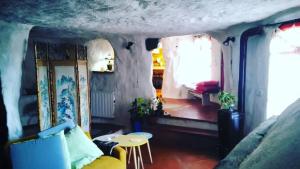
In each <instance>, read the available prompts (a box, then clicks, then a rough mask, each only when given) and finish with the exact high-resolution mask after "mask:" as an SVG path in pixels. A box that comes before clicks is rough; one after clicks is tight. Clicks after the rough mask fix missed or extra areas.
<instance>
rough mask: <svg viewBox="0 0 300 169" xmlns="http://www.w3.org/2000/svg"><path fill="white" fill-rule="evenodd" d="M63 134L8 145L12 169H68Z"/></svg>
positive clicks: (69, 165) (67, 157)
mask: <svg viewBox="0 0 300 169" xmlns="http://www.w3.org/2000/svg"><path fill="white" fill-rule="evenodd" d="M64 139H65V138H64V135H63V132H61V133H60V134H57V135H53V136H50V137H47V138H40V139H36V140H30V141H25V142H21V143H15V144H11V145H10V152H11V160H12V165H13V169H54V168H55V169H70V168H71V163H70V159H69V158H70V157H69V153H68V150H67V145H66V141H65V140H64Z"/></svg>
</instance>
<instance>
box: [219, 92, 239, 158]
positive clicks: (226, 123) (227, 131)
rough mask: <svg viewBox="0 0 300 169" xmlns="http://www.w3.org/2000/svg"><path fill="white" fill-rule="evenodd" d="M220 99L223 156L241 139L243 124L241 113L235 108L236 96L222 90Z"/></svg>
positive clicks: (220, 129) (220, 134)
mask: <svg viewBox="0 0 300 169" xmlns="http://www.w3.org/2000/svg"><path fill="white" fill-rule="evenodd" d="M218 99H219V101H220V104H221V109H220V110H219V111H218V131H219V140H220V147H219V151H220V152H219V153H220V157H221V158H223V157H225V156H226V155H227V154H228V153H229V152H230V151H231V150H232V149H233V147H234V146H235V145H236V144H237V143H238V142H239V141H240V140H241V134H242V125H241V117H240V114H239V112H238V111H237V110H235V109H234V106H235V103H236V98H235V96H234V95H233V94H231V93H229V92H224V91H222V92H220V93H219V94H218Z"/></svg>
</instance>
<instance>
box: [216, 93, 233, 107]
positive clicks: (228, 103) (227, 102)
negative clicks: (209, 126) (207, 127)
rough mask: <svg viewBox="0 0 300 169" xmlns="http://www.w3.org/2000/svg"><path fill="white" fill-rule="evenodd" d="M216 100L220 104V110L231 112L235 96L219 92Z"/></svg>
mask: <svg viewBox="0 0 300 169" xmlns="http://www.w3.org/2000/svg"><path fill="white" fill-rule="evenodd" d="M218 99H219V101H220V103H221V109H225V110H226V109H228V110H233V109H234V105H235V96H234V95H232V94H231V93H229V92H224V91H221V92H220V93H219V94H218Z"/></svg>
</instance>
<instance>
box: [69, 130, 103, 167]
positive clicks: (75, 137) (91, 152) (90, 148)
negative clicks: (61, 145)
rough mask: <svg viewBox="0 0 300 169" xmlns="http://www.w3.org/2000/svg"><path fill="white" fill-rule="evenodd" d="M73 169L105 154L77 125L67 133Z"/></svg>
mask: <svg viewBox="0 0 300 169" xmlns="http://www.w3.org/2000/svg"><path fill="white" fill-rule="evenodd" d="M66 140H67V143H68V149H69V153H70V158H71V165H72V169H81V168H82V167H83V166H84V165H87V164H89V163H91V162H93V161H94V160H95V159H96V158H98V157H100V156H101V155H103V152H102V151H101V150H100V149H99V148H98V147H97V146H96V144H94V143H93V142H92V141H91V140H90V139H89V138H88V137H87V136H86V135H85V134H84V132H83V131H82V130H81V128H80V127H79V126H76V127H75V128H73V129H72V130H70V131H69V132H68V133H66Z"/></svg>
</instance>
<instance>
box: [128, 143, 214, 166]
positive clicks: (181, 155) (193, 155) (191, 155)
mask: <svg viewBox="0 0 300 169" xmlns="http://www.w3.org/2000/svg"><path fill="white" fill-rule="evenodd" d="M142 154H143V160H144V167H145V169H212V168H214V167H215V166H216V164H217V163H218V159H217V157H214V156H213V155H211V154H209V153H207V152H201V151H195V150H189V149H182V148H176V147H165V146H158V145H153V146H152V156H153V164H150V160H149V156H148V153H147V149H146V147H142ZM127 168H128V169H133V168H134V166H133V160H131V163H130V164H129V165H128V167H127Z"/></svg>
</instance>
